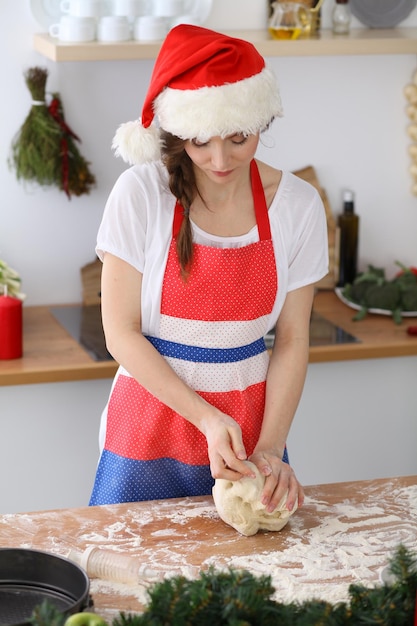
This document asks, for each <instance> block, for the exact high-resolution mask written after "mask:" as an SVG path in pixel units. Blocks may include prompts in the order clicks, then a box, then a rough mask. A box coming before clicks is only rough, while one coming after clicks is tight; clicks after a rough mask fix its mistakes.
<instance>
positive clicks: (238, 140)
mask: <svg viewBox="0 0 417 626" xmlns="http://www.w3.org/2000/svg"><path fill="white" fill-rule="evenodd" d="M247 140H248V138H247V136H246V135H235V136H234V137H232V143H234V144H235V145H237V146H242V145H243V144H244V143H246V141H247Z"/></svg>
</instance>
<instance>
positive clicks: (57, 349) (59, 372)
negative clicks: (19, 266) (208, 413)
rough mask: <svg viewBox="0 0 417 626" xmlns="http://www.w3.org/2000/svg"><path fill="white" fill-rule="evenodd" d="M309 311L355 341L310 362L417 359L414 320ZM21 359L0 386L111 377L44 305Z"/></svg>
mask: <svg viewBox="0 0 417 626" xmlns="http://www.w3.org/2000/svg"><path fill="white" fill-rule="evenodd" d="M314 309H315V310H316V311H317V313H320V314H321V315H323V316H324V317H326V318H327V319H329V320H330V321H332V322H334V323H335V324H337V325H338V326H340V327H341V328H343V329H344V330H346V331H348V332H350V333H351V334H352V335H354V336H355V337H357V338H358V339H360V343H353V344H340V345H334V346H332V345H326V346H314V347H311V348H310V363H321V362H327V361H346V360H352V359H371V358H386V357H395V356H412V355H417V336H409V335H407V333H406V329H407V326H409V325H417V318H416V317H414V318H406V319H404V321H403V323H402V324H401V325H400V326H397V325H395V324H394V322H393V321H392V319H391V318H389V317H384V316H379V315H369V316H368V317H367V318H366V319H364V320H362V321H361V322H353V321H352V317H353V315H354V311H353V310H352V309H350V308H349V307H347V306H346V305H344V304H343V303H342V302H340V301H339V300H338V298H337V297H336V296H335V294H334V293H333V292H326V291H322V292H319V293H318V294H317V295H316V298H315V303H314ZM23 320H24V321H23V324H24V337H23V351H24V354H23V358H21V359H15V360H11V361H0V386H2V385H19V384H31V383H50V382H63V381H75V380H93V379H102V378H112V377H113V376H114V374H115V372H116V369H117V364H116V363H115V362H114V361H94V360H93V359H92V358H91V357H90V356H89V354H88V353H87V352H86V351H85V350H84V349H83V348H82V347H81V346H80V345H79V344H78V343H77V342H76V341H75V340H74V339H73V338H72V337H71V336H70V335H69V334H68V333H67V331H66V330H65V329H64V328H63V327H62V326H61V325H60V324H59V323H58V322H57V320H56V319H55V318H54V316H53V315H52V313H51V312H50V307H49V306H35V307H26V306H25V307H24V308H23Z"/></svg>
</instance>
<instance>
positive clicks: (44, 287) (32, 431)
mask: <svg viewBox="0 0 417 626" xmlns="http://www.w3.org/2000/svg"><path fill="white" fill-rule="evenodd" d="M34 1H35V0H32V2H34ZM215 1H216V2H220V3H221V0H215ZM253 1H255V0H253ZM39 2H40V3H42V2H41V0H39ZM230 2H231V0H229V2H226V1H225V2H224V5H223V6H224V7H229V9H230V6H231V4H230ZM332 2H333V0H325V4H324V11H323V13H324V17H323V22H324V26H327V25H328V23H329V13H330V10H331V7H332ZM46 4H47V3H46ZM30 6H31V2H30V1H29V0H26V1H25V2H22V1H21V2H16V1H15V0H2V2H1V4H0V53H1V56H2V59H3V61H2V63H1V66H0V79H1V85H2V94H3V95H2V98H1V100H0V188H1V190H2V199H1V201H0V258H4V259H6V260H7V262H8V263H9V264H10V265H12V266H13V267H15V268H16V269H18V271H19V272H20V274H21V275H22V278H23V289H24V291H25V292H26V293H27V300H26V304H27V305H37V304H52V303H67V302H79V301H80V299H81V281H80V275H79V272H80V268H81V267H82V266H83V265H84V264H86V263H88V262H90V261H92V260H93V259H94V244H95V235H96V231H97V227H98V224H99V221H100V217H101V213H102V210H103V206H104V203H105V200H106V197H107V195H108V193H109V191H110V189H111V187H112V185H113V183H114V181H115V179H116V177H117V176H118V175H119V173H120V172H121V171H122V170H123V167H124V166H123V163H122V162H121V161H118V160H116V159H115V158H114V157H113V155H112V153H111V150H110V145H111V139H112V136H113V133H114V131H115V129H116V127H117V126H118V125H119V123H121V122H123V121H127V120H129V119H135V118H136V117H137V116H138V115H139V113H140V109H141V102H142V100H143V97H144V94H145V92H146V88H147V84H148V80H149V77H150V73H151V70H152V65H153V62H152V61H127V62H96V63H93V62H90V63H53V62H51V61H49V60H46V59H45V58H43V57H41V55H39V54H38V53H36V52H35V51H34V50H33V49H32V37H33V34H34V33H35V32H37V31H39V30H41V29H40V28H39V26H38V24H37V22H36V21H35V20H34V18H33V17H32V14H31V10H30ZM217 6H218V5H217ZM216 16H218V10H217V9H216ZM225 19H226V15H225ZM209 25H213V24H210V23H209ZM353 25H354V26H357V25H358V24H357V23H356V22H355V21H354V22H353ZM404 25H417V9H415V10H414V11H413V13H412V14H411V15H410V17H409V18H408V19H407V20H406V22H404ZM215 26H216V27H217V24H215ZM269 61H270V63H271V65H272V66H273V68H274V69H275V70H276V72H277V75H278V77H279V80H280V84H281V89H282V98H283V104H284V109H285V117H284V118H283V119H282V120H280V121H277V122H276V123H275V125H274V127H273V128H272V129H271V131H270V133H269V135H268V136H267V137H265V144H266V145H267V146H270V147H266V145H265V146H263V147H261V149H260V151H259V156H260V157H261V158H264V159H265V160H267V161H268V162H270V163H271V164H273V165H276V166H277V167H281V168H289V169H295V168H300V167H303V166H305V165H309V164H312V165H314V166H315V168H316V170H317V173H318V175H319V179H320V181H321V183H322V184H323V186H324V187H325V188H326V190H327V193H328V196H329V199H330V202H331V205H332V206H333V209H334V211H335V212H336V213H337V212H338V211H339V210H340V204H341V191H342V189H343V188H345V187H347V186H348V187H351V188H352V189H353V190H354V191H355V193H356V205H357V210H358V213H359V214H360V217H361V232H360V263H361V266H362V267H365V265H366V264H367V263H368V262H372V263H373V264H376V265H383V266H385V267H386V268H387V269H388V272H392V271H394V261H395V259H400V260H401V261H403V262H404V263H406V264H408V263H409V264H411V263H413V264H417V245H416V242H417V236H416V235H417V198H415V197H413V196H412V195H411V194H410V191H409V190H410V186H411V179H410V176H409V174H408V166H409V160H408V154H407V147H408V145H409V140H408V138H407V134H406V126H407V118H406V116H405V105H406V103H405V98H404V96H403V88H404V86H405V85H406V84H407V83H408V82H409V81H410V80H411V78H412V75H413V73H414V71H415V69H416V67H417V63H416V57H415V55H395V56H388V55H387V56H385V55H384V56H349V57H328V58H327V57H317V58H316V57H310V58H298V57H292V58H279V57H278V58H274V59H270V60H269ZM35 65H39V66H42V67H46V68H47V69H48V71H49V79H48V83H47V89H48V91H58V92H59V93H60V94H61V97H62V100H63V104H64V107H65V116H66V120H67V122H68V124H69V125H70V126H71V127H72V128H73V130H74V131H75V132H76V133H77V134H78V135H79V136H80V137H81V139H82V144H81V146H80V150H81V152H82V154H83V156H84V157H85V158H87V159H88V160H89V161H91V168H92V170H93V172H94V174H95V175H96V177H97V183H98V184H97V188H96V189H94V190H93V191H92V193H91V194H90V195H89V196H82V197H80V198H73V199H72V200H71V201H68V200H67V198H66V196H65V195H64V194H63V193H62V192H59V191H58V190H56V189H54V188H47V189H40V188H38V187H28V186H26V185H24V184H22V183H20V182H18V181H17V180H16V178H15V175H14V173H13V172H11V171H10V170H9V169H8V167H7V157H8V153H9V149H10V144H11V141H12V138H13V136H14V134H15V133H16V132H17V131H18V129H19V128H20V126H21V124H22V123H23V121H24V119H25V117H26V115H27V113H28V111H29V107H30V95H29V92H28V90H27V88H26V85H25V83H24V79H23V72H24V71H25V70H26V69H27V68H28V67H33V66H35ZM271 146H272V147H271ZM399 372H401V373H403V374H404V377H401V378H400V379H399V380H398V382H397V388H398V391H399V397H401V399H402V403H401V407H400V409H399V410H398V413H397V414H396V415H395V419H397V418H398V419H399V420H400V421H399V422H398V423H399V426H398V429H397V428H396V427H393V421H392V420H393V409H394V408H395V406H396V405H394V404H393V402H392V400H391V399H392V397H393V396H392V392H391V389H390V387H389V385H390V382H391V380H392V378H393V377H395V376H396V375H398V373H399ZM416 374H417V358H413V359H403V360H401V359H399V360H397V359H387V360H384V361H380V362H375V361H364V362H352V363H350V364H347V363H340V364H336V365H332V364H329V365H326V364H323V365H321V364H317V365H314V366H313V367H312V368H311V371H310V375H309V379H308V381H307V387H306V394H305V396H304V398H303V401H302V405H301V407H300V411H299V414H298V416H297V419H296V422H295V424H294V428H293V432H292V435H291V438H292V440H293V441H292V442H291V448H292V450H293V453H292V457H293V461H296V462H297V463H298V464H299V466H300V471H301V478H302V480H303V481H304V482H307V483H312V482H318V481H321V482H332V481H333V480H347V479H350V478H359V477H367V476H368V475H370V476H373V475H388V474H389V473H396V474H397V473H413V472H417V467H416V465H417V462H416V461H415V460H414V459H415V456H416V455H415V445H414V453H413V455H411V456H410V453H409V450H407V454H403V452H402V451H401V452H400V453H399V454H398V453H397V454H396V455H395V456H394V460H391V461H390V464H388V465H386V466H385V465H384V463H383V461H381V459H385V457H386V454H385V449H386V443H384V441H385V439H384V437H385V435H384V433H385V432H389V433H390V434H389V439H387V440H388V441H389V442H390V444H392V447H393V448H394V449H397V448H398V445H396V444H397V442H396V441H395V436H396V433H397V434H398V432H399V431H400V432H401V439H399V440H398V442H399V443H401V446H402V443H403V440H404V443H405V444H407V443H408V442H410V441H413V442H414V444H415V441H416V436H415V435H416V434H415V422H416V419H415V418H416V414H417V410H416V409H417V400H416V395H415V391H414V388H413V381H415V380H416ZM368 380H372V385H371V387H369V386H368ZM329 381H330V382H329ZM346 381H349V385H348V384H347V382H346ZM109 386H110V381H93V382H86V383H62V384H52V385H41V386H38V387H36V386H24V387H12V388H0V442H1V446H2V447H4V448H5V449H6V450H7V452H8V454H7V455H6V454H2V453H1V451H0V512H6V511H15V510H29V509H33V508H55V507H61V506H77V505H82V504H85V503H86V501H87V500H88V493H89V486H88V487H87V485H90V484H91V481H92V478H93V477H92V474H93V471H94V470H93V468H94V467H95V463H96V455H97V443H96V433H97V429H98V419H99V412H100V411H101V408H102V406H103V404H104V402H105V399H106V396H107V393H108V389H109ZM347 388H349V390H350V393H346V389H347ZM378 391H380V394H379V395H378V398H381V400H380V402H378V405H377V406H375V393H376V392H378ZM358 397H361V398H363V399H364V404H363V405H362V406H363V412H362V413H361V420H359V423H357V424H356V426H355V429H357V430H360V429H362V428H364V427H365V426H366V427H365V434H364V440H363V441H364V442H365V443H363V444H362V443H361V446H362V445H363V446H365V447H366V448H367V449H369V450H371V451H372V456H371V457H370V458H369V459H368V460H367V463H366V464H358V463H356V462H355V465H353V464H352V463H351V461H350V456H351V455H350V452H349V457H345V456H344V455H342V454H341V455H338V454H335V453H332V454H333V456H332V457H331V458H332V462H331V463H330V461H329V464H328V467H327V462H324V461H323V462H320V463H318V460H317V458H315V455H313V456H312V457H310V456H309V453H308V448H309V445H308V444H309V442H310V440H311V441H313V439H311V437H312V433H313V431H314V432H315V436H316V440H314V441H317V443H314V445H315V446H316V447H317V446H319V445H320V444H322V445H323V452H324V449H326V450H338V449H339V448H343V445H344V441H345V439H346V437H345V434H346V428H347V424H348V419H349V416H350V415H352V416H357V415H358V413H357V398H358ZM341 407H343V409H342V408H341ZM410 415H412V416H414V424H412V420H411V419H410ZM319 418H320V419H319ZM366 420H368V421H367V422H366ZM364 422H366V424H364ZM29 425H30V428H29V427H28V426H29ZM377 426H379V428H378V432H376V430H375V431H374V429H375V428H376V427H377ZM413 429H414V430H413ZM306 432H308V433H309V435H308V438H306V436H305V433H306ZM63 433H64V434H65V435H64V436H63ZM17 435H19V437H18V438H17ZM376 435H378V437H379V438H381V437H382V443H381V445H379V444H378V443H376V444H375V442H374V439H373V437H374V436H376ZM80 438H81V441H82V446H83V451H82V452H80V454H79V459H78V461H79V463H80V464H81V465H80V466H77V468H78V469H77V474H76V476H75V477H74V476H73V474H72V472H71V471H70V469H69V467H68V464H67V463H64V464H63V463H60V459H61V458H63V459H68V458H71V455H72V453H73V451H74V449H75V450H77V448H78V446H79V445H80V444H79V441H80ZM294 439H295V441H294ZM7 442H9V444H10V447H9V445H8V443H7ZM340 442H342V443H340ZM360 442H361V438H360V437H357V438H354V439H353V440H352V442H351V444H352V445H353V447H354V450H355V449H356V451H357V454H355V456H360V454H361V450H362V448H359V447H358V448H355V447H356V446H359V443H360ZM47 444H48V445H49V444H50V446H51V447H52V449H55V448H58V449H59V450H62V455H58V457H56V456H55V454H54V460H53V462H52V461H51V464H50V466H51V469H50V476H49V475H48V473H45V469H44V464H45V462H46V461H45V459H47V452H46V451H44V452H43V453H42V454H41V455H40V457H41V459H42V461H41V464H40V465H38V467H39V469H38V470H36V465H37V463H39V461H37V460H36V455H35V456H34V455H33V452H31V453H30V454H29V453H28V450H29V451H30V450H34V449H35V448H36V447H39V446H41V448H42V447H43V446H45V445H46V447H48V445H47ZM311 449H312V447H310V450H311ZM313 449H314V446H313ZM13 450H14V454H12V451H13ZM294 455H295V458H294ZM320 458H323V456H322V455H321V456H320ZM344 458H346V463H344V462H343V459H344ZM29 459H30V461H29V462H28V460H29ZM410 459H411V460H410ZM381 463H382V465H381ZM48 464H49V462H48ZM385 467H386V472H388V474H387V473H386V472H385V473H384V468H385ZM22 468H23V469H24V471H23V472H22ZM80 473H81V474H82V475H83V476H84V477H85V478H84V479H83V481H82V482H83V484H81V480H80V478H79V476H80ZM55 475H56V476H58V475H59V476H60V484H59V485H58V484H57V483H55V482H54V479H53V476H55ZM25 476H30V481H29V482H28V481H27V480H26V479H25ZM42 481H44V482H43V484H45V488H43V487H42V489H41V490H40V491H39V492H37V491H36V489H35V486H36V485H39V484H41V483H42ZM46 484H47V486H46Z"/></svg>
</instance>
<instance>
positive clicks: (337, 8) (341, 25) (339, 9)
mask: <svg viewBox="0 0 417 626" xmlns="http://www.w3.org/2000/svg"><path fill="white" fill-rule="evenodd" d="M350 20H351V14H350V7H349V2H348V0H336V3H335V5H334V7H333V13H332V23H333V33H334V34H335V35H348V34H349V31H350Z"/></svg>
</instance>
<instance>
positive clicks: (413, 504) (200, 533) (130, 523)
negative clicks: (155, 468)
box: [0, 476, 417, 621]
mask: <svg viewBox="0 0 417 626" xmlns="http://www.w3.org/2000/svg"><path fill="white" fill-rule="evenodd" d="M306 496H307V501H306V504H305V505H304V507H302V508H301V509H300V510H299V511H297V512H296V513H295V514H294V515H293V517H292V518H291V519H290V522H289V523H288V524H287V526H285V527H284V529H283V530H281V531H280V532H276V533H273V532H265V533H258V534H257V535H255V536H253V537H243V536H241V535H239V534H238V533H237V532H236V531H235V530H234V529H232V528H231V527H229V526H227V525H226V524H224V523H223V522H222V521H221V520H220V519H219V518H218V516H217V513H216V509H215V507H214V505H213V501H212V498H211V497H197V498H184V499H175V500H161V501H152V502H142V503H130V504H120V505H111V506H101V507H85V508H79V509H64V510H55V511H41V512H35V513H26V514H22V513H20V514H8V515H2V516H0V546H2V547H24V548H34V549H40V550H45V551H48V552H53V553H56V554H61V555H65V556H66V555H68V553H69V550H70V549H71V548H72V549H75V550H78V551H80V552H82V551H84V550H85V549H86V548H87V547H90V546H96V547H98V548H101V549H103V550H111V551H113V553H112V554H114V555H124V556H126V555H127V556H130V557H131V558H132V559H136V560H137V564H138V567H139V566H141V567H142V570H143V571H144V574H145V577H144V578H143V580H142V581H141V582H139V583H138V584H136V585H133V584H130V585H127V584H122V583H120V582H119V583H115V582H112V581H109V580H102V579H94V578H92V580H91V593H92V597H93V600H94V605H95V610H96V612H97V613H98V614H100V615H101V616H102V617H104V618H105V619H107V621H111V620H112V619H113V617H115V616H116V615H118V614H119V612H120V611H122V610H123V611H125V612H140V611H141V610H143V606H144V603H145V602H146V596H145V590H146V588H147V586H149V584H151V580H149V579H148V580H147V579H146V573H147V572H149V570H148V569H146V568H151V569H152V570H154V571H157V572H158V571H159V572H161V576H163V575H164V572H167V573H168V574H169V573H170V572H171V573H173V574H175V573H179V572H182V573H183V574H184V575H186V576H189V577H192V576H193V575H195V570H194V569H193V568H196V570H200V569H207V568H208V567H209V566H210V565H215V566H216V567H218V568H220V567H234V568H246V569H248V570H250V571H251V572H253V573H254V574H255V575H260V574H270V575H271V576H272V582H273V585H274V587H275V589H276V598H277V599H279V600H282V601H290V600H294V599H298V600H299V601H303V600H305V599H307V598H309V597H312V596H314V597H320V598H322V599H327V600H329V601H331V602H336V601H338V600H342V601H343V600H344V599H347V597H348V596H347V589H348V585H349V584H350V583H352V582H356V583H363V584H365V585H369V586H372V585H374V584H377V583H378V581H379V576H380V572H381V570H382V569H383V568H384V567H386V565H387V562H388V559H389V557H390V556H391V555H392V554H393V552H394V551H395V549H396V547H397V546H398V545H399V544H400V543H402V544H404V545H406V546H407V547H408V548H410V549H412V550H413V551H414V550H415V549H416V536H417V476H409V477H398V478H392V479H379V480H371V481H359V482H350V483H335V484H327V485H318V486H310V487H307V488H306Z"/></svg>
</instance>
